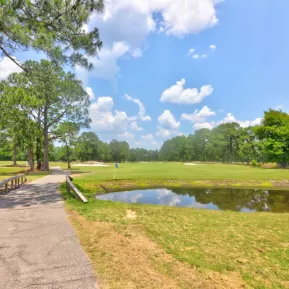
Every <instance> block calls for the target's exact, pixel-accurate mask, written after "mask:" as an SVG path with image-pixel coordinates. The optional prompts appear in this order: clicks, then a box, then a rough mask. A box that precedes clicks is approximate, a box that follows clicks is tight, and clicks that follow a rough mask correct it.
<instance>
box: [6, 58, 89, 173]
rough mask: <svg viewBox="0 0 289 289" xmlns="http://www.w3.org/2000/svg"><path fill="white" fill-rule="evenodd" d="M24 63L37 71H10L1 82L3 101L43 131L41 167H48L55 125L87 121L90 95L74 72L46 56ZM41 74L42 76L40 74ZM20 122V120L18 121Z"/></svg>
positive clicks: (82, 125)
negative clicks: (50, 60) (66, 69)
mask: <svg viewBox="0 0 289 289" xmlns="http://www.w3.org/2000/svg"><path fill="white" fill-rule="evenodd" d="M24 65H25V67H28V68H29V69H32V70H33V71H36V72H37V73H36V74H32V75H29V77H28V76H27V74H26V73H25V72H21V73H14V74H11V75H10V76H9V78H8V81H7V82H2V94H1V100H2V103H5V109H4V110H5V111H10V112H11V110H13V109H14V108H15V107H17V109H18V110H19V111H20V112H21V114H23V113H25V114H26V115H27V117H28V118H29V120H32V121H34V123H35V124H36V126H37V127H38V129H39V131H41V132H42V134H43V147H44V159H43V169H44V170H48V169H49V162H48V156H49V142H50V141H51V140H53V139H57V138H59V137H60V136H59V135H57V130H58V126H59V124H60V123H61V122H62V121H64V120H65V121H66V122H67V121H70V122H73V123H76V124H77V125H78V126H79V127H87V126H88V125H89V121H90V120H89V118H88V106H89V104H90V102H89V97H88V95H87V93H86V92H85V90H84V89H83V87H82V85H81V82H80V81H79V80H77V79H76V78H75V76H74V74H72V73H70V72H68V73H66V72H65V71H64V70H63V68H62V67H61V66H59V65H57V64H53V63H51V62H49V61H47V60H41V61H40V62H36V61H27V62H25V64H24ZM38 74H41V75H42V76H44V77H45V78H42V77H41V78H39V77H38ZM17 123H19V122H17Z"/></svg>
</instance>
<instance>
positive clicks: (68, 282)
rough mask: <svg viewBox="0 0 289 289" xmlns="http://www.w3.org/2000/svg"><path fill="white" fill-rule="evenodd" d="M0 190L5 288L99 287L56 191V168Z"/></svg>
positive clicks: (59, 176)
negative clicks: (20, 185)
mask: <svg viewBox="0 0 289 289" xmlns="http://www.w3.org/2000/svg"><path fill="white" fill-rule="evenodd" d="M53 172H54V174H53V175H49V176H45V177H43V178H41V179H38V180H36V181H34V182H31V183H29V184H27V185H24V186H23V187H21V188H20V189H17V190H14V191H11V192H10V193H8V194H6V195H0V288H1V289H24V288H29V289H35V288H37V289H38V288H39V289H44V288H45V289H50V288H51V289H52V288H53V289H58V288H67V289H80V288H83V289H95V288H98V287H97V285H96V279H95V276H94V274H93V271H92V267H91V264H90V263H89V260H88V257H87V256H86V254H85V253H84V251H83V249H82V247H81V245H80V243H79V240H78V238H77V236H76V233H75V231H74V229H73V228H72V227H71V225H70V223H69V222H68V220H67V217H66V213H65V211H64V203H63V200H62V198H61V196H60V195H59V193H58V192H57V187H58V185H59V183H61V182H63V181H64V179H65V174H64V173H63V172H62V171H59V170H54V171H53Z"/></svg>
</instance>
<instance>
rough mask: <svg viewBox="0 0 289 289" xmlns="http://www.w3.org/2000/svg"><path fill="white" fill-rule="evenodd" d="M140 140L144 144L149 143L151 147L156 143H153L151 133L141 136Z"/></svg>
mask: <svg viewBox="0 0 289 289" xmlns="http://www.w3.org/2000/svg"><path fill="white" fill-rule="evenodd" d="M141 139H142V140H143V141H144V142H145V143H149V144H151V145H153V146H156V145H157V144H158V143H157V142H156V141H155V139H154V137H153V135H152V134H151V133H149V134H146V135H142V136H141Z"/></svg>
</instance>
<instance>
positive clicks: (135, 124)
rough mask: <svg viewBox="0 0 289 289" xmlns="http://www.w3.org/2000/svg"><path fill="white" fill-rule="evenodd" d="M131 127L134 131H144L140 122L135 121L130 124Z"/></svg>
mask: <svg viewBox="0 0 289 289" xmlns="http://www.w3.org/2000/svg"><path fill="white" fill-rule="evenodd" d="M130 128H131V129H132V130H134V131H142V130H143V128H142V127H140V126H138V123H137V122H136V121H133V122H132V123H131V124H130Z"/></svg>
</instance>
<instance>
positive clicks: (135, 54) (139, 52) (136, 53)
mask: <svg viewBox="0 0 289 289" xmlns="http://www.w3.org/2000/svg"><path fill="white" fill-rule="evenodd" d="M131 55H132V56H133V57H134V58H139V57H142V55H143V52H142V50H141V49H140V48H136V49H135V50H133V51H132V53H131Z"/></svg>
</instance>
